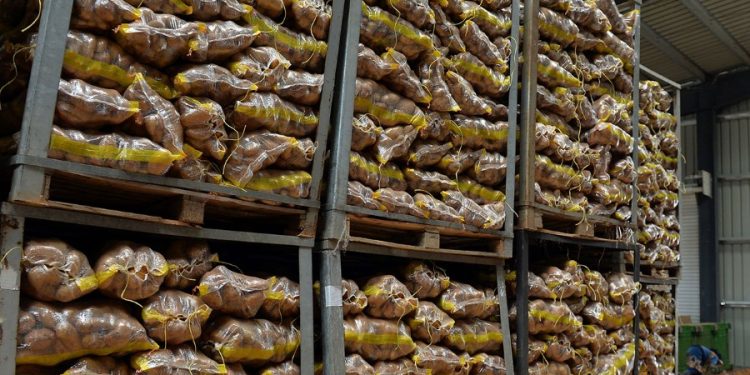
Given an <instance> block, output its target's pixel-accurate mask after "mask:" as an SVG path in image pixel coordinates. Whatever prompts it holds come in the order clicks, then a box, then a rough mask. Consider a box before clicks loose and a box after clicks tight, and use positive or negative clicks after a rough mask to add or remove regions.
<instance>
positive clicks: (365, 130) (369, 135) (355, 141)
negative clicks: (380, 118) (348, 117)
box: [351, 115, 383, 151]
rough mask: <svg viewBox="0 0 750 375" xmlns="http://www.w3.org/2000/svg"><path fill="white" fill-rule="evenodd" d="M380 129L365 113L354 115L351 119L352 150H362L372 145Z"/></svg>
mask: <svg viewBox="0 0 750 375" xmlns="http://www.w3.org/2000/svg"><path fill="white" fill-rule="evenodd" d="M382 131H383V129H382V128H380V127H377V126H376V125H375V123H374V122H373V121H372V119H370V117H368V116H367V115H358V116H355V117H354V119H353V120H352V145H351V149H352V151H362V150H364V149H366V148H368V147H370V146H372V145H374V144H375V142H377V140H378V135H379V134H380V132H382Z"/></svg>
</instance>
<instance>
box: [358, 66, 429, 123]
mask: <svg viewBox="0 0 750 375" xmlns="http://www.w3.org/2000/svg"><path fill="white" fill-rule="evenodd" d="M355 95H356V97H355V98H354V111H355V112H357V113H366V114H368V115H369V116H370V117H372V119H373V120H374V121H375V123H376V124H378V125H380V126H383V127H390V126H395V125H414V126H415V127H417V128H422V127H424V126H426V125H427V117H426V116H425V114H424V112H422V110H421V109H419V107H417V105H416V104H415V103H414V102H413V101H412V100H410V99H407V98H403V97H401V96H400V95H398V94H395V93H393V92H392V91H390V90H389V89H388V88H386V87H385V86H382V85H380V84H378V83H377V82H375V81H372V80H369V79H359V78H358V79H357V82H356V85H355Z"/></svg>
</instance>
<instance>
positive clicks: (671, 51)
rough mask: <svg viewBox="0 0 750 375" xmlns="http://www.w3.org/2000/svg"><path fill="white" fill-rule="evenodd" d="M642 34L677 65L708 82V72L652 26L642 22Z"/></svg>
mask: <svg viewBox="0 0 750 375" xmlns="http://www.w3.org/2000/svg"><path fill="white" fill-rule="evenodd" d="M641 33H642V35H643V37H644V38H646V39H648V41H649V42H651V43H653V44H654V45H656V47H657V48H659V49H660V50H661V51H662V52H663V53H664V54H666V55H667V57H669V58H670V59H671V60H672V61H674V62H675V64H677V65H680V66H681V67H683V68H685V69H686V70H688V71H689V72H690V73H692V74H693V75H694V76H696V77H697V78H698V79H700V80H701V81H705V80H706V72H704V71H703V69H701V68H700V67H699V66H698V65H697V64H696V63H695V62H693V61H692V60H690V58H689V57H687V56H686V55H685V54H684V53H682V52H681V51H680V50H678V49H677V48H676V47H675V46H673V45H672V43H670V42H669V41H667V40H666V39H664V37H663V36H661V35H659V33H657V32H656V31H654V29H652V28H651V26H649V25H647V24H646V23H645V22H641Z"/></svg>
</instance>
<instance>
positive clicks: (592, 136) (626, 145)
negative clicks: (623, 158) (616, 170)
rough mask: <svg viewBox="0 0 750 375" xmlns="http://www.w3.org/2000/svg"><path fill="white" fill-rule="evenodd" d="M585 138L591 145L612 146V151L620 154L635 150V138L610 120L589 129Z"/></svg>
mask: <svg viewBox="0 0 750 375" xmlns="http://www.w3.org/2000/svg"><path fill="white" fill-rule="evenodd" d="M584 138H585V139H586V140H587V142H588V143H589V144H590V145H602V146H611V147H612V151H615V152H617V153H620V154H630V153H632V152H633V138H632V137H631V136H630V135H629V134H628V133H627V132H625V131H624V130H622V129H621V128H619V127H617V126H615V125H613V124H611V123H608V122H600V123H599V124H597V125H596V126H595V127H593V128H592V129H591V130H589V131H588V132H587V133H586V134H585V135H584Z"/></svg>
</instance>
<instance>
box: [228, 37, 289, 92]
mask: <svg viewBox="0 0 750 375" xmlns="http://www.w3.org/2000/svg"><path fill="white" fill-rule="evenodd" d="M290 66H292V63H291V62H289V60H287V59H286V57H284V56H283V55H282V54H281V53H279V51H277V50H276V49H275V48H273V47H253V48H248V49H246V50H245V51H244V52H243V53H238V54H236V55H234V56H232V57H231V58H230V59H229V63H228V65H227V68H228V69H229V70H230V71H231V72H232V74H234V75H235V76H237V77H239V78H242V79H246V80H248V81H250V82H253V83H254V84H255V85H257V86H258V91H271V90H273V88H274V86H275V85H276V83H277V82H279V81H280V80H281V77H282V76H283V75H284V74H285V72H286V70H287V69H288V68H289V67H290Z"/></svg>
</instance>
